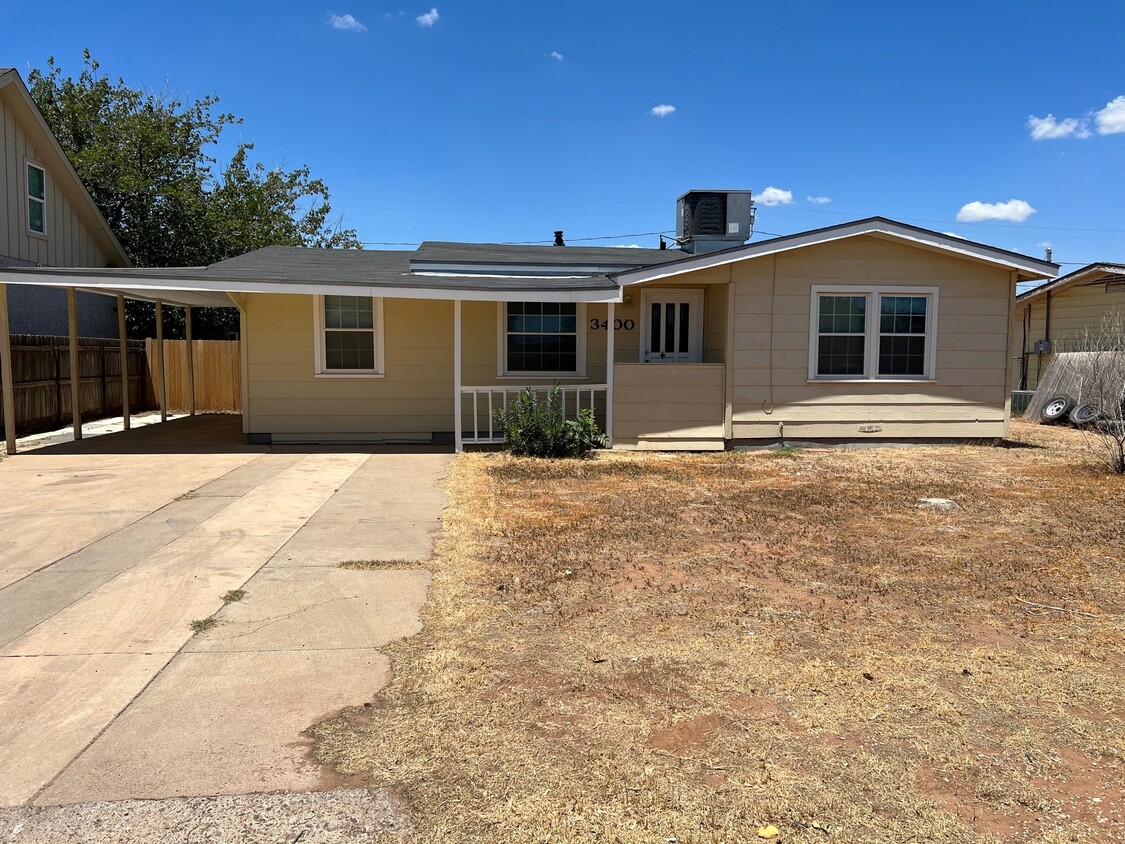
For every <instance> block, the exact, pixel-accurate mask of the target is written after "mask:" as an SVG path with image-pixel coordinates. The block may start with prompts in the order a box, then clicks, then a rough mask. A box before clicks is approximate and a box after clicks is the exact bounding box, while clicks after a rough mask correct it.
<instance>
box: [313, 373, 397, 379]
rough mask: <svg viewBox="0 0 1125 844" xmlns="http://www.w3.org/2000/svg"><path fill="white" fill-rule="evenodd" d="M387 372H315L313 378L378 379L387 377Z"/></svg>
mask: <svg viewBox="0 0 1125 844" xmlns="http://www.w3.org/2000/svg"><path fill="white" fill-rule="evenodd" d="M386 377H387V374H386V373H385V372H314V373H313V378H329V379H331V378H360V379H367V380H378V379H381V378H386Z"/></svg>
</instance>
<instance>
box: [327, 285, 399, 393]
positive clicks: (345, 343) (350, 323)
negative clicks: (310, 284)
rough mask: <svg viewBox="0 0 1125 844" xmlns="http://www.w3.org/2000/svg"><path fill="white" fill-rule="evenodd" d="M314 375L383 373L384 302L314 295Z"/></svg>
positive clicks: (363, 298) (363, 297) (367, 297)
mask: <svg viewBox="0 0 1125 844" xmlns="http://www.w3.org/2000/svg"><path fill="white" fill-rule="evenodd" d="M315 301H316V305H315V308H316V374H317V375H382V374H383V300H382V299H373V298H371V297H370V296H317V297H315Z"/></svg>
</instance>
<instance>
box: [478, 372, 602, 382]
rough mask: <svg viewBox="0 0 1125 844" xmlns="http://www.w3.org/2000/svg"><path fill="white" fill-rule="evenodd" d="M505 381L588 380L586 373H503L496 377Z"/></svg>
mask: <svg viewBox="0 0 1125 844" xmlns="http://www.w3.org/2000/svg"><path fill="white" fill-rule="evenodd" d="M496 377H497V378H499V379H500V380H503V381H557V380H559V379H560V378H571V379H574V378H579V379H583V380H585V379H586V377H587V376H586V373H585V372H502V373H500V374H499V375H497V376H496Z"/></svg>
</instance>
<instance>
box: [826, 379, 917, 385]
mask: <svg viewBox="0 0 1125 844" xmlns="http://www.w3.org/2000/svg"><path fill="white" fill-rule="evenodd" d="M805 383H806V384H936V383H937V379H936V378H809V379H807V380H806V381H805Z"/></svg>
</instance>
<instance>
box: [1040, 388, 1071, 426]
mask: <svg viewBox="0 0 1125 844" xmlns="http://www.w3.org/2000/svg"><path fill="white" fill-rule="evenodd" d="M1074 405H1075V401H1074V399H1072V398H1071V397H1070V396H1066V395H1062V396H1052V397H1051V398H1050V399H1049V400H1048V401H1047V403H1046V404H1045V405H1044V406H1043V410H1042V412H1041V413H1040V414H1039V418H1040V419H1042V420H1043V421H1044V422H1060V421H1062V420H1063V419H1065V418H1066V415H1067V414H1068V413H1070V411H1071V409H1072V408H1073V407H1074Z"/></svg>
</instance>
